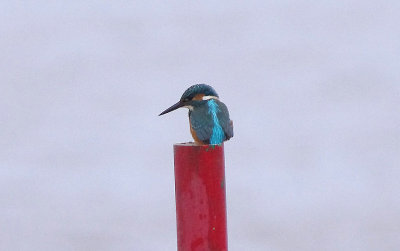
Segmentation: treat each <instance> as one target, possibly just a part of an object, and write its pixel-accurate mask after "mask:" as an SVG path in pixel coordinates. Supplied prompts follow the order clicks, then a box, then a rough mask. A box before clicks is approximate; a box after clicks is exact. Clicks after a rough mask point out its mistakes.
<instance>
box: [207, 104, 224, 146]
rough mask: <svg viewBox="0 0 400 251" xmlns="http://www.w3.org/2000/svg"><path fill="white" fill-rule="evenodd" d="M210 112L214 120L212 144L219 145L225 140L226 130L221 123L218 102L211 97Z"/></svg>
mask: <svg viewBox="0 0 400 251" xmlns="http://www.w3.org/2000/svg"><path fill="white" fill-rule="evenodd" d="M207 104H208V108H209V109H208V113H210V114H211V116H212V118H213V122H214V127H213V129H212V134H211V138H210V144H211V145H219V144H221V143H222V142H223V141H224V138H225V135H224V131H223V129H222V127H221V125H220V124H219V120H218V116H217V113H218V112H219V107H218V104H217V103H216V102H215V101H214V100H213V99H210V100H209V101H208V102H207Z"/></svg>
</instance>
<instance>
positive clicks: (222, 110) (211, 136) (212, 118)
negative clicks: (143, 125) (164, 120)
mask: <svg viewBox="0 0 400 251" xmlns="http://www.w3.org/2000/svg"><path fill="white" fill-rule="evenodd" d="M181 107H185V108H188V109H189V114H188V115H189V124H190V132H191V134H192V137H193V139H194V141H195V143H196V144H198V145H221V144H222V143H223V142H224V141H227V140H229V139H230V138H232V137H233V122H232V120H230V118H229V111H228V108H227V107H226V105H225V104H224V103H222V102H221V101H220V100H219V96H218V94H217V92H216V91H215V90H214V88H212V87H211V86H209V85H206V84H196V85H192V86H190V87H189V88H188V89H187V90H186V91H185V92H184V93H183V94H182V97H181V98H180V100H179V101H178V102H177V103H176V104H174V105H172V106H171V107H169V108H168V109H166V110H165V111H163V112H162V113H160V114H159V115H158V116H161V115H164V114H166V113H169V112H172V111H174V110H176V109H178V108H181Z"/></svg>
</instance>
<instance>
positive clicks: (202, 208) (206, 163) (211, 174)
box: [174, 143, 228, 251]
mask: <svg viewBox="0 0 400 251" xmlns="http://www.w3.org/2000/svg"><path fill="white" fill-rule="evenodd" d="M174 156H175V197H176V221H177V231H178V251H194V250H196V251H226V250H227V247H228V244H227V242H228V241H227V227H226V200H225V160H224V145H223V144H222V145H221V146H218V145H216V146H208V145H204V146H198V145H195V144H192V143H186V144H175V145H174Z"/></svg>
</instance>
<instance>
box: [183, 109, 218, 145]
mask: <svg viewBox="0 0 400 251" xmlns="http://www.w3.org/2000/svg"><path fill="white" fill-rule="evenodd" d="M199 109H201V108H199ZM189 117H190V124H191V126H192V129H193V130H194V131H195V132H196V136H197V138H198V139H199V140H201V141H203V142H204V143H206V144H208V143H209V141H210V138H211V135H212V130H213V119H212V117H211V115H210V114H208V111H207V110H204V111H200V110H198V111H193V112H191V114H190V116H189Z"/></svg>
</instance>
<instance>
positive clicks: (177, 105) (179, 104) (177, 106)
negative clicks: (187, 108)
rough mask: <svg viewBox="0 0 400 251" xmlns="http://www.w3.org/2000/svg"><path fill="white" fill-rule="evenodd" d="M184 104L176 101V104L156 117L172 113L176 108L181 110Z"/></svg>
mask: <svg viewBox="0 0 400 251" xmlns="http://www.w3.org/2000/svg"><path fill="white" fill-rule="evenodd" d="M184 105H185V104H184V103H183V102H181V101H178V103H176V104H175V105H173V106H171V107H170V108H168V109H167V110H165V111H163V112H162V113H160V114H159V115H158V116H161V115H164V114H166V113H169V112H172V111H174V110H176V109H178V108H181V107H182V106H184Z"/></svg>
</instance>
